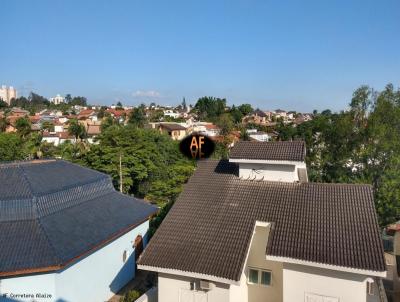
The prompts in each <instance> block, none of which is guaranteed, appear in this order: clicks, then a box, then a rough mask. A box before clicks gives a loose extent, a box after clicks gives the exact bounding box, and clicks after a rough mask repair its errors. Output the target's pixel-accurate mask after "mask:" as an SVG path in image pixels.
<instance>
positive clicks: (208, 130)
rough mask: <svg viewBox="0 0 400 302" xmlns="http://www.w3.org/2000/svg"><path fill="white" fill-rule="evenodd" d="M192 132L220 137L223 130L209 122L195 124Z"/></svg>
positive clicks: (192, 126)
mask: <svg viewBox="0 0 400 302" xmlns="http://www.w3.org/2000/svg"><path fill="white" fill-rule="evenodd" d="M191 132H197V133H200V134H203V135H207V136H210V137H214V136H219V134H220V132H221V129H220V128H219V127H218V126H216V125H214V124H213V123H209V122H195V123H193V124H192V125H191Z"/></svg>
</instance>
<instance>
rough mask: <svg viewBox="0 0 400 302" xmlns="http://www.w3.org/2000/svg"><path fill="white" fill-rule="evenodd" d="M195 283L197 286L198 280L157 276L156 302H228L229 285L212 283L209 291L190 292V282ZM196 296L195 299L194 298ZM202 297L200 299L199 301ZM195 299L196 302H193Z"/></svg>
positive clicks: (161, 274)
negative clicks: (212, 286)
mask: <svg viewBox="0 0 400 302" xmlns="http://www.w3.org/2000/svg"><path fill="white" fill-rule="evenodd" d="M192 281H195V282H196V283H197V284H198V281H199V280H196V279H193V278H190V277H184V276H177V275H168V274H164V273H159V274H158V302H194V301H207V302H229V301H230V300H229V296H230V292H229V285H228V284H223V283H217V282H213V283H214V284H215V287H214V288H213V289H212V290H209V291H202V290H200V289H199V290H195V291H193V290H192V291H191V290H190V282H192ZM194 296H196V298H194ZM200 297H202V299H200ZM191 299H193V300H191ZM194 299H197V300H194Z"/></svg>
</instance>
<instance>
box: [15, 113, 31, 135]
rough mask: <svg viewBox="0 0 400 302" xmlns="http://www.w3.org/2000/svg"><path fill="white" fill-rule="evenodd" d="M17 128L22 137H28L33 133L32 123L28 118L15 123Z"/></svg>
mask: <svg viewBox="0 0 400 302" xmlns="http://www.w3.org/2000/svg"><path fill="white" fill-rule="evenodd" d="M15 128H16V129H17V132H18V133H19V134H20V135H21V136H22V137H26V136H27V135H28V134H29V133H30V132H31V122H30V121H29V119H27V118H26V117H20V118H19V119H17V120H16V121H15Z"/></svg>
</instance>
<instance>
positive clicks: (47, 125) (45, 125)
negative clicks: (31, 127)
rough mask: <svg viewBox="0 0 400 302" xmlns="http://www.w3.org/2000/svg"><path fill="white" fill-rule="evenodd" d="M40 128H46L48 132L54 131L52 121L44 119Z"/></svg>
mask: <svg viewBox="0 0 400 302" xmlns="http://www.w3.org/2000/svg"><path fill="white" fill-rule="evenodd" d="M42 129H43V130H47V131H49V132H53V131H54V123H53V122H51V121H44V122H43V123H42Z"/></svg>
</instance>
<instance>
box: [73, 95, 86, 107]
mask: <svg viewBox="0 0 400 302" xmlns="http://www.w3.org/2000/svg"><path fill="white" fill-rule="evenodd" d="M69 103H70V104H71V105H72V106H76V105H77V106H82V107H85V106H87V99H86V98H85V97H83V96H75V97H74V98H73V99H72V100H71V102H69Z"/></svg>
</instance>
